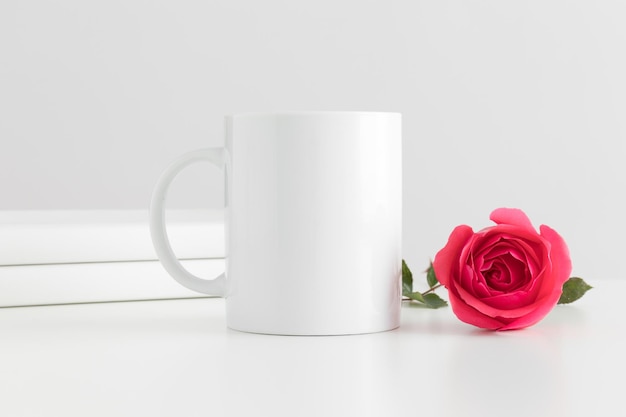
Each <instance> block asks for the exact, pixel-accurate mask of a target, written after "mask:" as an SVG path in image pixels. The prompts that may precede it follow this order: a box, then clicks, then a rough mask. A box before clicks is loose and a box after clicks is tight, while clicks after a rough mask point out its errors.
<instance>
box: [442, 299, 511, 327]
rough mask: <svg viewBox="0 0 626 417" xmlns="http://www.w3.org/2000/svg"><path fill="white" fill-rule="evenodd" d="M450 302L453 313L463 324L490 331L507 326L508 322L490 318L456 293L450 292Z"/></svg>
mask: <svg viewBox="0 0 626 417" xmlns="http://www.w3.org/2000/svg"><path fill="white" fill-rule="evenodd" d="M448 300H449V301H450V306H451V307H452V311H453V312H454V314H455V315H456V316H457V317H458V318H459V320H461V321H462V322H465V323H467V324H472V325H474V326H478V327H482V328H483V329H489V330H498V329H500V328H502V327H503V326H505V325H506V324H507V323H506V322H501V321H499V320H497V319H494V318H492V317H488V316H486V315H484V314H482V313H481V312H480V311H477V310H475V309H474V308H472V307H470V306H468V305H467V304H466V303H465V302H464V301H463V300H461V299H460V298H459V297H457V295H456V294H455V293H454V291H449V292H448Z"/></svg>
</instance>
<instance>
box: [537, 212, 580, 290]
mask: <svg viewBox="0 0 626 417" xmlns="http://www.w3.org/2000/svg"><path fill="white" fill-rule="evenodd" d="M539 230H540V232H541V236H542V237H543V238H544V239H546V240H547V241H548V242H550V255H549V257H550V260H551V261H552V273H553V274H554V277H555V279H556V281H557V283H558V284H559V285H558V286H559V288H562V287H563V284H564V283H565V281H567V280H568V279H569V277H570V274H571V273H572V260H571V258H570V254H569V249H568V247H567V245H566V244H565V241H564V240H563V238H562V237H561V235H559V234H558V233H557V232H556V231H554V230H553V229H552V228H550V227H548V226H546V225H544V224H542V225H541V226H540V227H539Z"/></svg>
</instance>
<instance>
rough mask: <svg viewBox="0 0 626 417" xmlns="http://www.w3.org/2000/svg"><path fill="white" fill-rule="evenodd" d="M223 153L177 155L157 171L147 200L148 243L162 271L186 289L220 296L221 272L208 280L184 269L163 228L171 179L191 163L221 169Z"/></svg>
mask: <svg viewBox="0 0 626 417" xmlns="http://www.w3.org/2000/svg"><path fill="white" fill-rule="evenodd" d="M225 153H226V150H225V149H224V148H207V149H198V150H196V151H191V152H188V153H186V154H184V155H182V156H180V157H179V158H178V159H176V160H175V161H174V162H172V164H171V165H170V166H169V167H167V169H166V170H165V171H164V172H163V174H161V177H160V178H159V180H158V181H157V184H156V186H155V188H154V192H153V193H152V201H151V203H150V234H151V236H152V244H153V245H154V249H155V250H156V253H157V256H158V257H159V260H160V261H161V263H162V264H163V267H164V268H165V270H166V271H167V272H168V273H169V274H170V275H171V276H172V277H173V278H174V279H175V280H176V281H178V282H179V283H180V284H181V285H183V286H185V287H187V288H189V289H190V290H193V291H197V292H201V293H204V294H209V295H216V296H220V297H224V295H225V285H224V284H225V282H224V281H225V275H224V274H223V273H222V274H221V275H219V276H218V277H217V278H214V279H211V280H209V279H203V278H199V277H197V276H195V275H193V274H192V273H190V272H189V271H187V270H186V269H185V268H184V267H183V266H182V265H181V263H180V262H179V260H178V258H177V257H176V255H175V254H174V251H172V246H171V245H170V242H169V238H168V236H167V230H166V227H165V198H166V196H167V191H168V189H169V186H170V184H171V183H172V180H173V179H174V178H175V177H176V175H178V173H179V172H180V171H182V170H183V168H185V167H186V166H188V165H190V164H192V163H195V162H201V161H208V162H210V163H212V164H213V165H215V166H217V167H218V168H220V169H222V170H223V169H224V166H225V163H226V160H225Z"/></svg>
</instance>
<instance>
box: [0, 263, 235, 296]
mask: <svg viewBox="0 0 626 417" xmlns="http://www.w3.org/2000/svg"><path fill="white" fill-rule="evenodd" d="M182 264H183V266H185V268H187V269H188V270H189V271H190V272H191V273H193V274H196V275H197V276H199V277H201V278H215V277H216V276H217V275H219V274H221V273H222V272H224V259H202V260H187V261H182ZM202 296H205V295H203V294H200V293H197V292H194V291H191V290H188V289H186V288H185V287H183V286H182V285H180V284H179V283H178V282H176V281H174V279H173V278H172V277H170V276H169V274H168V273H167V272H166V271H165V269H163V266H162V265H161V264H160V263H159V262H158V261H137V262H105V263H82V264H52V265H17V266H0V307H22V306H37V305H50V304H68V303H89V302H109V301H134V300H155V299H157V300H158V299H168V298H193V297H202Z"/></svg>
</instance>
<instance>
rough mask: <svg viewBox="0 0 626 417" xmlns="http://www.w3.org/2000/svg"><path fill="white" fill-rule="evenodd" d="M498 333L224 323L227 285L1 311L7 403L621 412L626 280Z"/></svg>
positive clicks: (270, 411)
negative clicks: (164, 297) (171, 295)
mask: <svg viewBox="0 0 626 417" xmlns="http://www.w3.org/2000/svg"><path fill="white" fill-rule="evenodd" d="M590 283H591V284H592V285H594V287H595V288H594V289H593V290H592V291H590V292H589V293H588V294H587V295H586V296H585V297H584V298H583V299H581V300H579V301H578V302H577V303H576V304H573V305H570V306H557V307H556V308H555V310H553V311H552V312H551V313H550V315H549V316H548V317H547V318H546V319H545V320H544V321H542V322H541V323H539V324H538V325H536V326H535V327H532V328H529V329H526V330H521V331H514V332H500V333H492V332H487V331H481V330H478V329H475V328H473V327H471V326H468V325H465V324H463V323H461V322H460V321H458V320H457V319H456V318H455V317H454V315H453V314H452V311H451V309H450V308H446V309H441V310H423V309H418V308H404V309H403V316H402V326H401V328H400V329H398V330H395V331H390V332H386V333H378V334H368V335H358V336H339V337H337V336H335V337H289V336H266V335H255V334H246V333H240V332H237V331H232V330H229V329H227V328H226V327H225V320H224V301H223V300H222V299H215V298H212V299H207V298H204V299H186V300H168V301H142V302H121V303H103V304H83V305H60V306H47V307H19V308H3V309H0V416H11V417H13V416H220V415H232V416H244V415H246V416H258V415H261V416H265V415H266V416H277V415H279V416H282V415H289V416H329V415H332V416H335V415H337V416H364V415H365V416H369V415H372V416H393V415H398V416H400V415H402V416H405V415H421V416H437V415H449V416H467V415H475V416H572V415H574V416H578V415H580V416H603V415H624V414H623V413H624V407H625V406H624V405H623V397H622V395H623V392H624V382H623V379H624V375H626V360H625V357H626V337H625V336H626V333H625V328H626V327H625V326H624V322H623V320H624V313H623V311H624V307H623V305H624V302H623V298H624V296H625V294H626V281H618V280H606V281H596V282H593V281H592V282H590Z"/></svg>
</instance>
